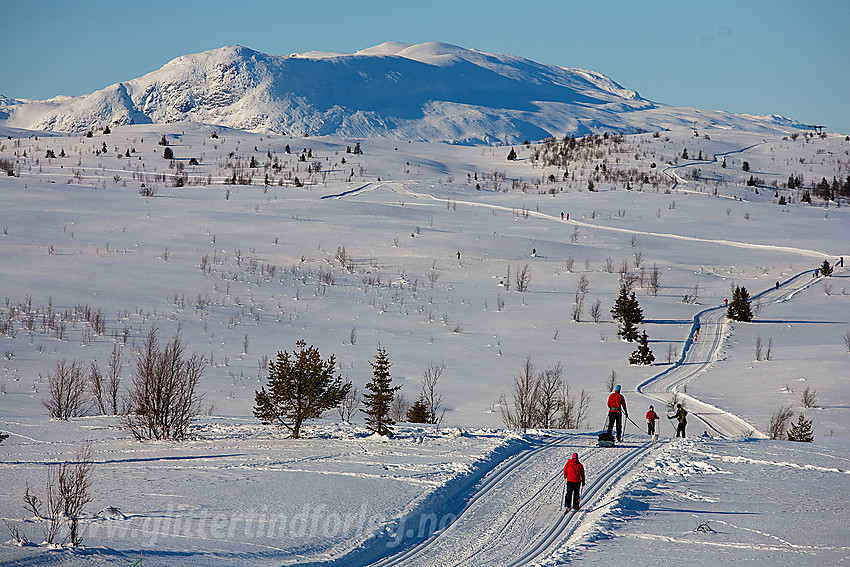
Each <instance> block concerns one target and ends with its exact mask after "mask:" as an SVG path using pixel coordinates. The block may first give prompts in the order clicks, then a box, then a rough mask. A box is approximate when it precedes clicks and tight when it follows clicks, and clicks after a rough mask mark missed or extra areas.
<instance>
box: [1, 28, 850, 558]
mask: <svg viewBox="0 0 850 567" xmlns="http://www.w3.org/2000/svg"><path fill="white" fill-rule="evenodd" d="M433 49H436V52H435V51H433V50H432V51H427V50H425V49H424V48H422V49H414V48H413V47H409V48H408V47H405V46H401V45H395V44H394V45H385V46H383V47H381V48H380V49H377V48H376V50H375V51H376V53H372V51H373V50H369V53H367V54H366V55H364V57H367V56H368V57H373V56H374V57H378V56H380V57H398V55H397V54H398V53H406V54H407V56H409V57H411V58H413V57H418V58H420V59H422V60H424V61H427V62H428V63H427V64H428V65H437V64H438V63H442V64H443V65H446V66H449V67H451V66H452V65H455V64H456V62H455V61H456V57H458V56H457V55H452V54H451V53H450V52H449V51H450V50H449V49H448V48H447V47H444V46H435V47H433ZM408 50H409V51H408ZM447 52H449V53H447ZM437 53H438V54H439V55H437ZM462 53H465V52H462ZM388 54H389V55H388ZM467 56H469V57H471V55H468V54H466V55H464V57H467ZM479 56H480V58H481V60H480V61H479V63H480V64H481V65H484V64H485V63H486V64H487V65H489V66H490V67H492V68H501V67H499V65H502V64H503V63H504V62H503V61H502V60H501V59H498V58H497V59H496V60H493V59H490V56H486V55H483V54H482V55H479ZM256 57H257V58H258V59H261V58H262V57H261V56H259V55H257V56H256ZM346 57H351V56H346ZM338 58H339V57H338V56H336V55H333V54H317V53H313V54H305V55H301V56H298V57H294V58H289V59H287V65H288V64H290V63H289V61H290V59H292V60H293V61H297V60H300V61H302V62H304V63H312V62H315V61H325V62H328V61H331V62H332V61H336V60H337V59H338ZM410 60H411V61H413V60H414V59H410ZM179 63H180V62H179V60H178V61H177V62H175V63H174V65H178V64H179ZM266 64H268V63H266ZM470 64H471V63H470ZM476 66H478V64H476ZM480 68H484V67H480ZM591 79H592V81H593V82H594V83H595V84H603V83H604V81H603V80H602V79H600V78H598V77H595V78H594V77H593V76H592V75H588V80H591ZM140 80H141V79H140ZM134 88H135V87H134ZM588 88H589V87H588ZM594 88H596V87H594ZM611 88H612V91H610V92H609V95H606V96H614V94H611V93H613V92H614V91H616V90H617V89H616V88H614V87H611ZM132 90H133V89H130V88H129V87H128V88H127V89H126V91H125V92H126V93H128V94H130V93H131V92H132ZM113 94H114V95H115V96H114V97H112V100H115V101H117V100H119V99H121V97H122V96H123V95H121V93H120V92H119V90H118V89H116V90H115V91H114V92H113ZM620 94H621V95H623V96H624V98H625V97H628V96H629V94H628V93H624V92H621V93H620ZM618 96H619V95H618ZM122 100H124V101H125V103H126V105H125V108H126V109H127V111H128V112H130V111H131V108H136V107H135V105H136V104H137V103H136V102H133V103H132V105H133V106H131V105H130V102H129V101H130V100H135V99H133V97H132V96H130V97H129V98H127V97H124V98H123V99H122ZM633 100H634V103H635V104H647V103H646V102H645V101H641V99H640V98H639V97H636V96H635V97H634V99H633ZM80 101H81V99H77V100H76V101H75V102H77V103H79V102H80ZM69 102H74V101H69ZM42 104H43V105H49V104H54V103H42ZM57 104H58V103H57ZM16 106H17V105H16ZM7 108H8V107H7ZM16 112H17V111H16ZM640 112H644V111H640ZM646 112H654V110H652V109H650V110H648V111H646ZM128 116H129V114H128ZM692 126H693V124H689V125H688V128H683V129H674V130H672V131H661V130H659V131H657V132H650V133H645V134H635V135H626V136H618V135H599V136H588V137H585V138H581V139H577V140H569V139H567V140H564V139H558V140H549V141H547V142H545V143H540V144H529V145H515V146H511V147H504V146H497V147H483V146H464V145H448V144H442V143H424V142H416V141H411V142H407V141H405V142H404V143H400V142H399V141H398V140H388V139H385V138H356V139H355V138H347V137H335V136H322V137H317V136H311V137H298V136H288V135H287V136H282V135H273V134H266V133H256V132H254V133H251V132H245V131H240V130H235V129H230V128H226V127H214V126H210V125H208V124H200V123H198V122H194V121H189V122H176V123H171V124H136V125H117V126H116V125H114V124H112V126H111V131H110V133H105V132H104V131H103V130H98V129H95V130H93V132H92V135H91V137H88V136H86V135H85V134H84V133H82V134H71V135H58V134H57V133H55V132H51V133H49V134H48V135H45V134H44V133H42V132H22V131H18V130H11V129H7V130H4V131H3V133H4V137H3V138H2V139H0V166H2V170H0V174H2V175H0V265H2V269H0V290H2V296H0V301H2V303H0V354H1V355H2V359H0V431H3V432H8V433H9V434H10V436H9V438H8V439H6V440H5V441H3V442H2V444H0V475H2V478H3V492H2V497H0V519H4V520H7V521H8V522H9V527H7V526H0V529H2V530H5V531H4V532H3V535H2V536H0V565H19V564H23V565H78V564H82V565H128V564H133V563H134V562H136V561H137V560H138V559H139V557H140V554H142V553H143V557H144V562H143V565H151V564H153V565H158V564H165V565H177V566H181V567H189V566H196V565H237V564H238V565H257V566H260V565H315V566H319V565H324V566H330V565H335V566H337V567H340V566H346V567H354V566H358V565H367V564H371V565H534V564H538V565H559V564H567V563H570V562H572V561H575V560H578V559H581V560H582V561H585V562H590V564H593V565H610V564H618V565H643V564H645V563H646V562H647V561H650V562H653V563H660V562H662V561H665V560H667V561H669V560H671V559H670V558H673V557H675V558H677V560H678V561H681V562H683V563H686V564H688V565H716V564H718V563H721V562H723V561H729V560H749V561H750V562H751V564H757V565H788V566H791V565H799V564H801V563H805V564H811V565H834V564H840V562H841V561H847V560H848V557H850V538H848V535H847V530H846V525H847V522H848V520H850V513H848V510H850V501H848V498H850V458H848V457H847V454H848V446H849V445H850V443H848V431H850V429H848V428H850V413H848V407H850V396H848V393H847V388H846V374H847V364H848V360H850V344H848V342H847V341H848V340H850V339H848V338H847V337H850V292H848V288H850V285H848V281H850V280H848V278H850V267H847V266H836V267H835V271H834V273H833V274H832V275H831V276H829V277H826V276H824V275H823V274H815V273H814V268H815V267H817V266H821V265H822V264H823V262H824V261H827V262H829V263H830V265H831V266H834V265H835V264H836V262H837V261H838V260H839V258H841V257H842V256H843V257H844V259H845V261H848V260H850V247H848V242H850V216H848V215H850V207H848V204H850V202H848V198H850V194H848V191H850V169H848V164H850V140H848V139H847V137H845V136H844V135H841V136H838V135H834V134H829V135H825V136H823V137H821V136H816V135H815V136H813V135H803V134H801V135H797V134H791V135H787V136H785V135H781V134H768V133H765V132H762V133H758V134H755V133H752V132H744V131H732V130H726V129H722V128H709V129H700V130H698V131H694V130H693V129H692ZM163 138H165V142H166V143H167V144H168V145H167V146H163V145H161V142H162V140H163ZM358 149H359V150H362V153H360V152H358V151H357V150H358ZM166 150H169V151H170V152H172V153H173V157H172V158H165V157H164V156H165V155H166ZM511 150H513V151H514V152H515V153H516V159H515V160H508V159H507V156H508V154H509V152H510V151H511ZM685 156H687V157H685ZM809 201H810V202H809ZM523 273H525V274H526V275H527V276H529V280H528V281H526V284H527V286H526V288H525V289H524V290H522V291H521V290H519V289H518V288H517V281H518V280H517V278H518V277H520V274H523ZM654 279H655V280H656V282H655V284H657V285H655V284H653V280H654ZM624 282H629V285H630V286H632V289H633V291H634V292H635V293H636V297H637V299H638V300H639V302H640V305H641V308H642V310H643V313H644V318H645V320H644V322H643V323H642V324H641V325H640V330H641V331H646V332H647V334H648V337H649V343H648V344H649V346H650V347H651V349H652V351H653V352H654V355H655V362H654V363H652V364H650V365H645V366H644V365H632V364H629V362H628V359H629V356H630V353H632V352H633V351H634V350H635V347H636V344H635V343H629V342H625V341H621V340H619V338H618V336H617V324H616V322H615V321H613V320H612V315H611V308H612V307H613V305H614V302H615V300H616V298H617V296H618V292H619V289H620V287H621V285H623V283H624ZM736 285H737V286H745V287H746V288H747V289H748V290H749V292H750V295H751V296H752V298H753V301H752V307H753V310H754V312H755V316H754V319H753V321H752V322H732V321H729V320H728V319H727V318H726V317H725V316H724V314H725V309H724V308H723V307H722V306H723V305H724V300H725V299H727V298H730V297H731V291H732V287H733V286H736ZM594 313H595V315H594ZM697 323H699V324H700V325H701V327H700V331H699V333H698V334H697V332H696V324H697ZM152 328H157V329H159V332H160V338H161V340H162V341H163V342H164V341H166V340H167V339H168V338H170V337H172V336H174V334H175V333H177V332H178V330H179V332H180V335H181V337H182V338H183V340H184V341H185V343H186V346H187V349H188V350H189V351H190V352H193V353H197V354H199V355H203V356H204V358H205V359H206V361H207V362H208V365H207V367H206V370H205V372H204V374H203V376H202V378H201V380H200V382H199V390H200V393H201V394H203V400H202V409H203V411H202V413H201V415H199V416H198V419H197V420H195V421H193V423H192V426H191V429H190V438H189V439H188V440H185V441H182V442H171V441H153V442H138V441H135V440H134V439H133V437H132V435H131V434H130V433H129V432H128V431H127V430H126V429H125V428H123V427H122V426H121V423H120V420H119V418H118V417H116V416H114V415H108V414H111V413H112V412H111V411H107V412H105V413H106V414H107V415H100V414H101V413H102V412H101V411H99V410H98V409H97V408H94V407H86V408H84V411H82V412H81V413H83V414H84V415H81V416H79V417H72V418H70V419H69V420H67V421H60V420H52V419H50V418H49V416H48V414H47V410H46V408H45V406H44V402H45V401H47V400H48V399H49V397H50V391H49V383H50V378H51V376H55V375H56V372H57V367H58V365H59V364H60V363H61V362H62V361H65V362H66V363H68V364H70V363H74V362H76V363H79V364H80V365H81V367H82V368H84V369H85V372H86V373H88V372H89V369H90V368H91V365H92V363H96V364H98V365H99V367H100V368H101V369H102V370H103V369H106V367H107V364H108V361H109V360H110V355H111V353H112V352H113V349H117V350H118V351H120V353H121V362H120V364H119V365H118V368H119V374H120V376H119V377H120V378H121V389H120V392H121V394H122V396H123V395H126V392H127V389H128V387H129V385H130V384H131V381H132V378H133V376H134V373H135V372H136V361H137V356H138V354H139V352H140V350H141V344H142V341H143V339H144V337H145V336H146V334H147V333H148V332H149V331H150V330H151V329H152ZM300 339H303V340H305V341H306V342H307V344H310V345H315V346H316V347H317V348H318V349H319V350H320V352H321V354H322V356H323V357H327V356H330V355H331V354H333V355H334V356H335V359H336V362H337V365H338V372H339V373H340V374H341V375H342V376H343V378H346V379H348V380H351V381H352V383H353V384H354V386H355V387H357V388H358V389H359V390H360V391H361V392H362V391H363V389H364V386H365V384H366V382H367V381H368V380H369V379H370V377H371V372H372V369H371V366H370V364H369V362H370V361H372V360H374V356H375V353H376V348H377V346H378V344H380V345H381V346H382V347H383V348H385V349H386V351H387V353H388V356H389V359H390V362H391V363H392V367H391V374H392V377H393V381H394V384H397V385H399V386H402V388H401V390H400V392H401V394H403V395H404V396H405V398H406V400H407V401H408V402H412V401H414V400H416V399H417V397H418V395H419V393H420V390H421V380H422V377H423V373H424V371H426V369H427V368H429V366H430V365H432V364H440V363H444V364H445V368H444V373H443V374H442V377H441V378H440V382H439V384H438V389H439V391H440V393H441V394H442V395H443V405H444V407H445V409H446V414H445V419H444V422H443V426H442V427H441V428H440V429H439V430H438V429H435V428H434V427H432V426H424V425H414V424H402V425H400V426H399V430H398V435H397V436H396V437H395V438H393V439H387V438H379V437H377V436H373V435H371V434H370V433H369V432H368V431H367V430H366V428H365V427H364V425H363V417H362V415H361V414H357V413H355V414H354V416H353V417H352V419H351V420H350V421H351V423H342V422H341V419H340V416H339V415H338V414H337V412H336V411H329V412H327V413H326V414H325V415H324V417H323V418H322V419H321V420H317V421H313V422H310V423H308V425H307V426H306V436H305V439H301V440H292V439H287V438H286V435H285V433H283V432H281V431H278V430H277V429H275V428H274V427H271V426H265V425H262V424H260V423H259V422H258V420H257V419H256V418H255V417H254V416H253V413H252V408H253V405H254V402H255V391H256V390H257V389H259V388H260V387H261V386H264V385H265V384H266V382H267V375H268V370H267V362H268V360H269V357H273V356H275V354H276V353H277V352H279V351H283V350H286V351H292V350H293V349H294V348H295V345H296V341H298V340H300ZM528 361H530V362H531V363H533V365H534V369H535V371H536V372H543V371H546V370H551V369H554V368H557V367H559V366H560V368H561V369H562V371H563V378H564V379H565V381H566V383H567V384H568V385H569V388H570V392H571V393H572V395H573V396H578V395H579V394H580V393H581V392H582V391H585V393H587V394H588V395H589V396H590V398H591V400H590V406H589V412H588V414H587V418H586V419H585V420H583V421H582V423H581V426H580V427H579V428H577V429H571V430H533V431H530V432H528V433H525V434H523V433H521V432H519V431H516V430H511V429H506V428H504V423H503V420H502V415H501V411H500V410H501V409H502V407H503V406H500V404H499V399H500V395H501V394H506V395H507V396H508V399H509V398H510V393H511V388H512V385H513V379H514V377H515V376H518V375H520V374H521V373H522V371H523V369H524V368H525V366H524V365H525V364H526V363H527V362H528ZM612 373H615V374H616V381H617V383H619V384H621V385H622V388H623V391H624V393H625V396H626V399H627V400H628V404H629V409H630V415H631V417H632V419H633V420H634V421H636V422H637V424H638V427H635V426H634V425H633V424H632V423H627V425H626V437H625V441H624V442H623V443H622V444H618V445H617V447H615V448H613V449H603V448H599V447H596V432H597V431H598V429H599V428H600V427H601V426H602V423H603V421H604V418H605V399H606V397H607V395H608V389H607V382H608V380H609V378H610V377H611V375H612ZM807 388H808V389H809V392H810V393H811V392H812V391H814V393H815V400H814V402H811V400H810V402H811V403H808V404H806V406H808V407H805V406H804V404H803V400H802V395H803V392H804V391H805V390H806V389H807ZM674 394H676V395H678V396H679V398H680V399H683V400H685V402H686V405H687V406H688V408H689V411H690V412H691V413H690V415H689V425H688V435H689V438H688V440H687V441H681V440H679V441H676V440H673V439H671V434H672V432H673V428H672V427H671V425H670V422H669V421H668V420H667V419H666V415H669V414H665V413H664V412H665V411H666V409H667V408H666V404H667V402H668V401H670V400H671V399H672V396H673V395H674ZM649 404H655V407H656V409H657V410H659V412H658V413H659V414H661V419H662V422H661V424H660V427H661V439H660V442H659V443H657V444H653V443H651V441H650V438H649V437H648V436H647V435H645V434H644V430H643V429H642V428H643V426H644V421H643V419H642V416H643V414H644V412H645V411H646V409H647V408H648V406H649ZM783 407H788V408H789V409H790V410H791V411H793V412H794V419H796V418H797V416H799V415H800V414H804V415H805V416H806V417H807V418H811V419H812V420H813V432H814V436H815V439H814V442H813V443H811V444H810V443H791V442H789V441H775V440H768V439H765V438H764V437H765V436H766V435H765V433H766V432H767V430H768V422H769V420H770V418H771V416H772V415H773V414H774V413H775V412H776V411H777V410H778V409H780V408H783ZM703 432H706V433H708V434H710V436H711V437H712V438H708V437H699V436H700V435H701V434H703ZM87 443H88V444H90V446H91V450H92V463H93V469H92V477H91V478H92V485H91V496H92V501H91V502H90V503H88V504H87V505H86V507H85V508H84V509H83V513H82V516H81V518H82V523H83V525H84V526H85V527H86V529H87V532H86V535H85V538H84V541H83V543H84V547H82V548H76V549H70V548H61V547H58V546H57V547H50V546H48V545H44V544H42V542H43V541H45V536H44V532H43V529H44V528H45V526H46V525H47V523H48V522H47V520H45V519H44V517H45V516H46V515H47V512H46V510H45V509H44V507H42V510H41V513H40V514H39V517H34V515H33V513H32V511H30V510H28V509H27V508H25V506H24V498H23V496H24V494H25V492H26V490H27V487H29V489H30V491H31V492H32V493H34V494H36V495H37V496H38V497H39V498H41V499H44V498H45V497H46V485H47V480H48V470H49V465H50V464H51V463H54V462H57V461H63V462H73V461H74V460H75V459H76V455H77V451H78V450H79V449H80V448H81V447H84V446H85V445H86V444H87ZM573 451H576V452H578V453H579V454H580V455H581V458H582V460H583V461H584V463H585V467H586V469H587V474H588V479H587V480H588V482H587V486H586V487H585V492H584V499H583V503H584V507H583V511H582V512H579V513H570V514H566V515H565V514H564V513H563V512H562V511H560V510H559V509H558V504H559V502H558V501H559V498H560V491H561V477H560V474H561V470H562V468H563V464H564V459H565V458H567V457H568V456H569V455H570V454H572V452H573ZM706 523H707V525H708V527H710V528H711V529H712V531H708V530H707V529H705V530H703V531H694V529H695V528H697V527H699V526H700V525H703V524H706ZM16 529H17V530H18V535H23V536H26V538H27V539H28V540H29V541H30V542H33V543H31V544H29V545H26V544H25V543H24V542H23V540H22V539H21V538H19V539H18V540H17V541H13V540H14V539H15V538H14V537H13V531H14V530H16ZM64 530H65V528H64V527H63V531H62V533H61V534H60V536H59V537H58V538H57V541H59V540H62V539H63V536H64V534H65V533H66V532H65V531H64Z"/></svg>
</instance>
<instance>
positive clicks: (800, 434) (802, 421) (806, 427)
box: [788, 414, 814, 443]
mask: <svg viewBox="0 0 850 567" xmlns="http://www.w3.org/2000/svg"><path fill="white" fill-rule="evenodd" d="M788 440H789V441H803V442H805V443H811V442H812V441H813V440H814V436H813V435H812V420H811V419H806V418H805V416H804V415H803V414H800V415H799V416H798V417H797V423H792V424H791V428H790V429H789V430H788Z"/></svg>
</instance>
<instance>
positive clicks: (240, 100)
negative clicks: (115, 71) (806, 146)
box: [0, 42, 801, 144]
mask: <svg viewBox="0 0 850 567" xmlns="http://www.w3.org/2000/svg"><path fill="white" fill-rule="evenodd" d="M0 120H2V121H4V122H5V125H6V126H9V127H17V128H27V129H34V130H52V131H63V132H82V131H86V130H88V129H90V128H102V127H103V126H106V125H107V124H112V125H122V124H156V123H169V122H176V121H184V120H190V121H196V122H201V123H206V124H211V125H218V126H226V127H231V128H237V129H241V130H247V131H252V132H263V133H277V134H287V135H296V136H303V135H309V136H315V135H333V136H338V137H355V138H358V137H359V138H366V137H380V138H391V139H408V140H419V141H439V142H449V143H461V144H476V143H496V142H506V143H516V142H521V141H523V140H525V139H529V140H540V139H543V138H546V137H549V136H563V135H578V136H580V135H584V134H588V133H591V132H603V131H611V132H623V133H634V132H638V131H652V130H659V129H664V128H671V127H682V126H693V125H694V124H697V125H698V126H699V127H700V128H709V127H712V126H714V127H718V128H724V129H733V130H745V131H753V132H764V133H777V132H783V131H786V130H788V129H793V128H795V127H799V126H801V125H800V124H799V123H797V122H795V121H792V120H788V119H786V118H783V117H781V116H776V115H772V116H745V115H736V114H731V113H727V112H719V111H702V110H698V109H692V108H678V107H671V106H666V105H661V104H657V103H654V102H652V101H649V100H647V99H645V98H643V97H641V96H640V95H639V94H638V93H637V92H636V91H634V90H630V89H627V88H624V87H623V86H621V85H619V84H617V83H616V82H614V81H613V80H611V79H609V78H608V77H606V76H604V75H602V74H600V73H596V72H594V71H588V70H583V69H573V68H565V67H559V66H554V65H545V64H541V63H537V62H534V61H531V60H528V59H524V58H521V57H515V56H511V55H502V54H491V53H485V52H482V51H477V50H473V49H465V48H462V47H458V46H455V45H450V44H446V43H439V42H429V43H423V44H408V43H400V42H386V43H382V44H380V45H377V46H374V47H370V48H367V49H363V50H361V51H357V52H356V53H353V54H343V53H328V52H318V51H312V52H306V53H300V54H298V53H296V54H292V55H289V56H278V55H268V54H265V53H261V52H258V51H254V50H252V49H248V48H246V47H242V46H239V45H233V46H227V47H222V48H219V49H213V50H210V51H205V52H202V53H196V54H191V55H183V56H180V57H177V58H176V59H174V60H172V61H170V62H168V63H166V64H165V65H164V66H163V67H162V68H160V69H158V70H156V71H153V72H151V73H148V74H146V75H144V76H142V77H139V78H137V79H133V80H130V81H126V82H121V83H116V84H114V85H111V86H108V87H106V88H104V89H101V90H99V91H96V92H94V93H91V94H88V95H83V96H78V97H66V96H57V97H55V98H52V99H50V100H44V101H30V100H20V99H18V100H16V99H9V98H6V97H0Z"/></svg>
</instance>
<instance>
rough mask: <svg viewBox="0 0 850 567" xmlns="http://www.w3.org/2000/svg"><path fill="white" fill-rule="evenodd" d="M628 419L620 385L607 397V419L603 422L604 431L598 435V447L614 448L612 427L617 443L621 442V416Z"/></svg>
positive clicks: (627, 411)
mask: <svg viewBox="0 0 850 567" xmlns="http://www.w3.org/2000/svg"><path fill="white" fill-rule="evenodd" d="M624 414H625V416H626V417H627V418H628V417H629V410H628V409H626V399H625V398H624V397H623V395H622V394H621V393H620V385H619V384H617V386H616V387H615V388H614V391H613V392H611V395H610V396H608V417H607V419H606V420H605V431H603V432H602V433H600V434H599V440H598V444H599V446H600V447H613V446H614V435H613V431H614V426H615V425H616V426H617V441H622V440H623V425H624V424H623V415H624Z"/></svg>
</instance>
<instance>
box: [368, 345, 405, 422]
mask: <svg viewBox="0 0 850 567" xmlns="http://www.w3.org/2000/svg"><path fill="white" fill-rule="evenodd" d="M369 364H370V365H371V366H372V376H373V377H372V381H371V382H369V383H368V384H366V389H367V390H369V392H370V393H368V394H363V405H365V406H366V409H361V410H360V411H362V412H363V413H365V414H366V428H367V429H369V431H372V432H373V433H377V434H378V435H387V436H389V437H392V435H393V429H392V426H393V425H395V422H394V421H393V420H392V418H390V409H391V408H392V403H393V397H394V395H395V392H396V390H398V389H399V388H401V386H393V385H392V377H391V376H390V366H392V364H390V360H389V358H388V357H387V351H386V350H384V348H383V347H381V345H378V352H377V354H376V355H375V362H372V361H369Z"/></svg>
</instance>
